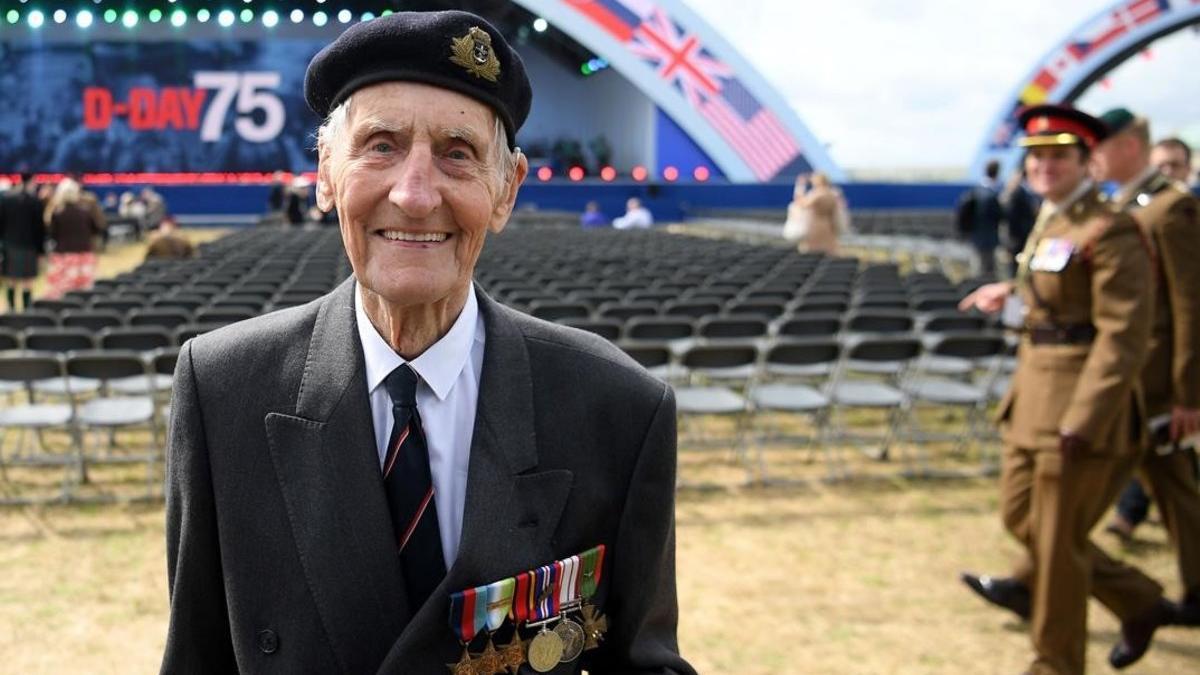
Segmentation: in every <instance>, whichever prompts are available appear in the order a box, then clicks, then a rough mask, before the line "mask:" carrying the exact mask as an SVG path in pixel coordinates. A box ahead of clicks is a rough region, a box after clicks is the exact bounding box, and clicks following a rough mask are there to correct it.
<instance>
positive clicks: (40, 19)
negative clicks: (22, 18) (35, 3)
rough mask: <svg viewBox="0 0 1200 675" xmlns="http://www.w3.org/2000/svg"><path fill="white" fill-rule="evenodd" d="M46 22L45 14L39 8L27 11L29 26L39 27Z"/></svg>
mask: <svg viewBox="0 0 1200 675" xmlns="http://www.w3.org/2000/svg"><path fill="white" fill-rule="evenodd" d="M44 23H46V15H45V14H42V13H41V11H39V10H36V9H35V10H33V11H32V12H30V13H29V27H30V28H41V27H42V24H44Z"/></svg>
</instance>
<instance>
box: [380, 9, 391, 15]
mask: <svg viewBox="0 0 1200 675" xmlns="http://www.w3.org/2000/svg"><path fill="white" fill-rule="evenodd" d="M391 15H392V10H390V9H385V10H383V12H381V13H380V14H379V16H391Z"/></svg>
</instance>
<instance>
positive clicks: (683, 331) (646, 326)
mask: <svg viewBox="0 0 1200 675" xmlns="http://www.w3.org/2000/svg"><path fill="white" fill-rule="evenodd" d="M695 334H696V323H695V321H693V320H692V319H690V318H688V317H676V318H667V317H658V316H639V317H634V318H631V319H629V321H627V322H625V338H626V339H628V340H678V339H681V338H689V337H692V336H694V335H695Z"/></svg>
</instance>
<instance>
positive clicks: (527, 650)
mask: <svg viewBox="0 0 1200 675" xmlns="http://www.w3.org/2000/svg"><path fill="white" fill-rule="evenodd" d="M576 610H578V611H579V615H580V620H581V621H582V622H583V623H582V625H580V622H579V621H576V620H575V619H572V618H571V617H570V616H569V613H570V612H572V611H576ZM554 622H557V623H555V624H554V628H553V629H551V628H549V627H548V625H549V624H550V623H554ZM538 627H540V628H541V630H539V631H538V632H537V634H536V635H534V636H533V638H532V639H530V640H529V643H528V646H526V643H525V642H524V641H522V640H521V632H520V630H517V629H515V630H514V631H513V637H512V641H511V642H509V643H508V644H507V645H505V646H503V647H501V648H500V649H496V647H495V646H494V645H493V644H492V641H491V640H490V639H489V640H488V643H487V647H485V648H484V650H483V652H482V653H480V654H477V655H470V654H469V653H467V652H466V651H465V650H464V652H463V658H462V660H460V661H459V662H458V663H454V664H450V665H449V668H450V672H451V673H452V675H499V674H501V673H505V672H508V673H511V674H513V675H515V674H516V672H517V671H518V670H519V669H520V667H521V664H523V663H525V661H526V659H528V661H529V666H530V667H531V668H533V669H534V670H536V671H537V672H539V673H548V672H550V671H551V670H554V669H555V668H556V667H557V666H558V665H559V664H560V663H570V662H571V661H574V660H575V659H577V658H579V655H580V654H582V653H583V652H584V651H585V650H589V649H595V648H596V647H599V646H600V640H602V639H604V631H606V630H608V621H607V619H605V617H604V615H602V614H600V613H599V612H597V611H596V608H595V607H593V606H592V605H590V604H586V603H578V602H576V603H575V604H574V605H572V606H569V607H565V608H563V610H562V613H561V614H560V615H559V616H557V617H555V618H553V619H550V620H548V621H543V622H542V623H540V624H531V625H527V626H526V628H538Z"/></svg>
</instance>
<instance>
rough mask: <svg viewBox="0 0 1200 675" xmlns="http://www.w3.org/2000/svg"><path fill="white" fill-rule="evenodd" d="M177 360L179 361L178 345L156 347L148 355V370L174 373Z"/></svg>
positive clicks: (167, 373) (162, 373)
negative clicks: (151, 353) (150, 354)
mask: <svg viewBox="0 0 1200 675" xmlns="http://www.w3.org/2000/svg"><path fill="white" fill-rule="evenodd" d="M177 361H179V347H163V348H162V349H156V350H154V353H153V355H152V356H151V357H150V370H152V371H154V372H155V373H158V374H159V375H174V374H175V363H176V362H177Z"/></svg>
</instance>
